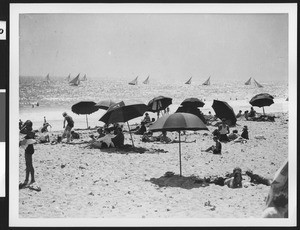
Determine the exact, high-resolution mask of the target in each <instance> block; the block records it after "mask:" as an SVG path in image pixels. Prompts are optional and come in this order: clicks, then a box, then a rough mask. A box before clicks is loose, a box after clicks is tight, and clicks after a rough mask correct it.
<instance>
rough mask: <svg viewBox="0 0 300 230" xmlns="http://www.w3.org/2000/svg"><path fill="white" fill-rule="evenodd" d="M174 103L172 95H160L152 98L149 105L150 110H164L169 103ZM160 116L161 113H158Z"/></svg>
mask: <svg viewBox="0 0 300 230" xmlns="http://www.w3.org/2000/svg"><path fill="white" fill-rule="evenodd" d="M171 104H172V98H170V97H164V96H158V97H155V98H153V99H152V100H150V101H149V103H148V106H149V109H148V111H150V112H153V113H155V112H159V111H161V110H164V109H165V108H167V107H168V106H169V105H171ZM157 116H158V117H159V113H158V114H157Z"/></svg>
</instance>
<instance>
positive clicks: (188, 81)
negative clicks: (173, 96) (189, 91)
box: [184, 77, 192, 85]
mask: <svg viewBox="0 0 300 230" xmlns="http://www.w3.org/2000/svg"><path fill="white" fill-rule="evenodd" d="M191 82H192V77H190V79H189V80H187V82H186V83H184V84H188V85H189V84H191Z"/></svg>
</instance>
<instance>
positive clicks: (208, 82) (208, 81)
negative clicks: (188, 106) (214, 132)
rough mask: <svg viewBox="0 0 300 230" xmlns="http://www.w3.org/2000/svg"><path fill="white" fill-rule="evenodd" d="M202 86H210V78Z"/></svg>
mask: <svg viewBox="0 0 300 230" xmlns="http://www.w3.org/2000/svg"><path fill="white" fill-rule="evenodd" d="M202 85H210V76H209V78H208V79H207V80H206V81H205V82H204V83H203V84H202Z"/></svg>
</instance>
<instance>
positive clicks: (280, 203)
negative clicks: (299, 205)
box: [262, 193, 288, 218]
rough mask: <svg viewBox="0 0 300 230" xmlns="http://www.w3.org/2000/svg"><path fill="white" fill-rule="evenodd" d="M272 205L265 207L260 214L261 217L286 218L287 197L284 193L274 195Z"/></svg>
mask: <svg viewBox="0 0 300 230" xmlns="http://www.w3.org/2000/svg"><path fill="white" fill-rule="evenodd" d="M273 203H274V207H267V208H266V209H265V210H264V211H263V214H262V217H263V218H286V215H285V214H286V213H287V212H288V198H287V197H286V195H285V194H283V193H279V194H276V195H274V198H273Z"/></svg>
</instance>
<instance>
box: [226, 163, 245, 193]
mask: <svg viewBox="0 0 300 230" xmlns="http://www.w3.org/2000/svg"><path fill="white" fill-rule="evenodd" d="M242 180H243V178H242V170H241V169H240V168H239V167H236V168H234V169H233V176H232V177H231V178H228V179H226V180H225V181H224V185H227V186H228V187H229V188H241V187H242Z"/></svg>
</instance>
